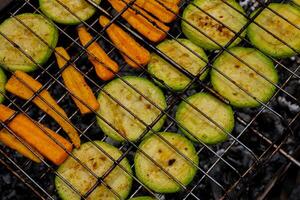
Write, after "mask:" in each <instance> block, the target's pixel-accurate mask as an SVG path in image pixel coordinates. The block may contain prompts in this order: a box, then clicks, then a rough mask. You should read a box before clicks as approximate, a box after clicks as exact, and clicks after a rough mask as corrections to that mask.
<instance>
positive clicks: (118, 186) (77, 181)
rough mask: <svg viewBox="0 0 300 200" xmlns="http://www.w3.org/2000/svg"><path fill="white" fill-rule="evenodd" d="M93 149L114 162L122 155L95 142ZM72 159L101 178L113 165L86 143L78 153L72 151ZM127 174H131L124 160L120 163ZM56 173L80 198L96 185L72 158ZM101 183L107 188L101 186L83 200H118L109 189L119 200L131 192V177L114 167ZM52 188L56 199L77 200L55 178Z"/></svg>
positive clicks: (89, 175)
mask: <svg viewBox="0 0 300 200" xmlns="http://www.w3.org/2000/svg"><path fill="white" fill-rule="evenodd" d="M95 143H96V144H97V145H99V147H100V148H101V149H103V150H104V151H105V152H107V153H108V154H109V155H110V156H111V157H113V158H114V159H115V160H117V159H118V158H119V157H120V156H121V155H122V153H121V152H120V151H119V150H118V149H117V148H115V147H114V146H111V145H109V144H107V143H104V142H100V141H95ZM73 155H74V156H76V157H77V158H78V159H79V160H80V161H81V162H83V163H84V164H85V165H87V167H89V168H90V169H91V170H92V171H93V173H95V174H97V176H99V177H101V176H102V175H103V174H104V173H105V172H106V171H107V170H108V169H109V168H110V167H111V166H112V165H113V161H112V160H111V159H110V158H108V157H107V156H106V155H105V154H104V153H103V152H101V151H100V150H99V149H98V148H97V147H96V146H94V144H93V143H91V142H88V143H85V144H82V145H81V147H80V149H76V150H74V151H73ZM120 164H121V165H122V166H123V167H124V168H125V169H126V171H127V172H129V173H132V171H131V168H130V165H129V163H128V160H127V159H126V158H125V159H123V160H122V161H121V163H120ZM57 172H58V173H59V174H60V175H61V176H62V177H63V178H65V179H66V180H67V181H69V182H70V183H71V184H72V186H74V187H75V188H76V189H77V190H79V192H80V193H81V194H82V195H84V194H85V193H86V192H87V191H88V190H89V189H91V187H92V186H93V185H94V184H95V183H96V181H97V179H96V178H95V177H94V176H93V175H92V174H90V173H89V172H88V171H87V170H86V169H85V168H84V167H83V166H81V165H80V164H79V162H77V161H76V160H74V159H73V158H72V157H69V158H68V159H67V160H66V161H65V162H64V163H63V164H62V165H61V166H60V167H59V169H58V170H57ZM104 181H105V183H106V184H108V187H107V188H106V187H105V186H103V185H100V186H98V187H97V188H96V189H95V190H94V192H92V193H91V194H90V195H89V196H88V197H87V199H99V200H101V199H103V200H112V199H118V198H117V197H116V196H115V195H114V194H113V193H112V192H111V191H109V188H111V189H113V190H114V191H115V192H117V193H118V194H119V195H120V196H121V198H122V199H125V198H126V197H127V196H128V194H129V191H130V189H131V184H132V177H131V176H130V175H128V174H126V172H125V171H124V170H123V169H121V168H120V167H119V166H117V167H116V168H115V169H114V170H113V171H112V172H111V173H110V174H109V175H108V176H107V177H106V178H105V179H104ZM55 186H56V189H57V190H58V193H59V196H60V197H61V198H62V199H64V200H80V196H79V195H77V194H76V193H75V192H74V191H72V189H71V188H69V187H68V186H67V185H66V184H65V183H64V182H63V181H62V180H61V179H60V178H59V177H58V176H57V177H56V178H55Z"/></svg>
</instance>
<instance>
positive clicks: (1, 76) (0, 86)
mask: <svg viewBox="0 0 300 200" xmlns="http://www.w3.org/2000/svg"><path fill="white" fill-rule="evenodd" d="M6 82H7V78H6V75H5V73H4V71H3V70H2V69H1V68H0V91H1V93H0V103H2V102H3V101H4V99H5V97H4V95H3V94H5V84H6Z"/></svg>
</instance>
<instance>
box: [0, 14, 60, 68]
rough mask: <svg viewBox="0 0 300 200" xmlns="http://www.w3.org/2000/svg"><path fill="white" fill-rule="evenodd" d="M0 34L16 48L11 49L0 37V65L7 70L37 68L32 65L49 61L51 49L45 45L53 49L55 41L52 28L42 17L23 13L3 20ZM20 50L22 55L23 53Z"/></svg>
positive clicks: (53, 28)
mask: <svg viewBox="0 0 300 200" xmlns="http://www.w3.org/2000/svg"><path fill="white" fill-rule="evenodd" d="M22 23H23V24H22ZM24 24H25V25H24ZM26 26H27V27H26ZM30 30H31V31H30ZM33 32H34V33H35V34H36V35H38V36H39V37H40V38H41V39H43V40H41V39H40V38H38V37H37V36H36V35H35V34H34V33H33ZM0 33H1V34H3V35H5V37H7V38H9V40H11V41H13V42H14V43H15V44H16V45H17V46H18V47H15V46H14V45H13V44H12V43H10V41H9V40H7V39H6V38H5V37H4V36H2V35H0V65H1V66H2V67H3V68H5V69H7V70H11V71H15V70H22V71H33V70H35V69H36V68H37V65H36V63H38V64H41V65H42V64H44V63H45V62H46V61H47V60H48V59H49V57H50V55H51V54H52V49H51V48H49V46H50V47H52V48H54V47H55V46H56V43H57V40H58V31H57V29H56V27H55V26H54V25H53V24H52V23H51V22H50V21H49V20H47V19H45V18H44V17H43V16H41V15H38V14H32V13H24V14H20V15H17V16H15V17H11V18H8V19H6V20H5V21H4V22H3V23H2V24H1V25H0ZM44 42H46V43H47V44H48V45H49V46H47V45H46V44H45V43H44ZM20 49H22V50H23V51H25V52H26V54H23V52H22V51H20ZM27 56H28V57H27ZM30 58H32V59H33V60H34V61H35V62H36V63H34V62H33V61H32V60H31V59H30Z"/></svg>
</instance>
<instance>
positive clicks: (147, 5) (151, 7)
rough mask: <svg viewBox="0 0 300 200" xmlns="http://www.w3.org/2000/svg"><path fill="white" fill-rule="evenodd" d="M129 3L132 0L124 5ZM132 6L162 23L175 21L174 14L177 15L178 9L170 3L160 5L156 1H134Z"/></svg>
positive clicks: (129, 0) (128, 0)
mask: <svg viewBox="0 0 300 200" xmlns="http://www.w3.org/2000/svg"><path fill="white" fill-rule="evenodd" d="M131 1H132V0H125V2H126V3H130V2H131ZM134 4H136V5H138V6H139V7H140V8H143V9H145V10H146V11H148V12H149V13H151V14H153V15H154V16H155V17H157V18H158V19H159V20H160V21H162V22H164V23H170V22H172V21H174V20H175V19H176V14H178V13H179V7H178V6H177V5H176V4H174V3H170V2H164V3H163V5H162V4H160V3H159V1H157V0H136V1H135V2H134ZM167 8H168V9H170V10H172V11H173V12H174V13H175V14H174V13H173V12H171V11H169V10H168V9H167Z"/></svg>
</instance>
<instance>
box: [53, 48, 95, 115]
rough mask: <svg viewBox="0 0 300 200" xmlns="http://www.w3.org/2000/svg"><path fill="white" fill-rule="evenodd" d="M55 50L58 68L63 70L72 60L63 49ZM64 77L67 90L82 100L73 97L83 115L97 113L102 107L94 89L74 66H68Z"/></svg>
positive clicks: (63, 73)
mask: <svg viewBox="0 0 300 200" xmlns="http://www.w3.org/2000/svg"><path fill="white" fill-rule="evenodd" d="M55 50H56V52H57V53H55V56H56V59H57V63H58V66H59V68H63V67H64V66H65V65H66V64H67V62H68V61H69V60H70V56H69V54H68V53H67V51H66V50H65V49H64V48H63V47H57V48H56V49H55ZM73 65H74V64H73ZM62 77H63V79H64V83H65V85H66V86H67V88H68V89H69V90H70V91H71V92H72V94H74V95H75V96H76V97H77V98H78V99H80V100H81V101H79V100H78V99H77V98H76V97H74V96H73V95H71V97H72V98H73V100H74V102H75V104H76V105H77V107H78V108H79V110H80V112H81V114H88V113H92V112H93V111H97V110H98V109H99V106H100V105H99V103H98V101H97V99H96V97H95V95H94V93H93V91H92V89H91V88H90V87H89V86H88V84H87V83H86V82H85V80H84V77H83V75H82V74H81V73H80V72H78V71H77V69H75V68H74V66H72V65H69V66H67V67H66V68H65V69H64V71H63V72H62ZM81 102H84V103H85V104H86V105H88V106H89V107H87V106H85V105H84V104H83V103H81ZM91 109H92V110H91Z"/></svg>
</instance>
